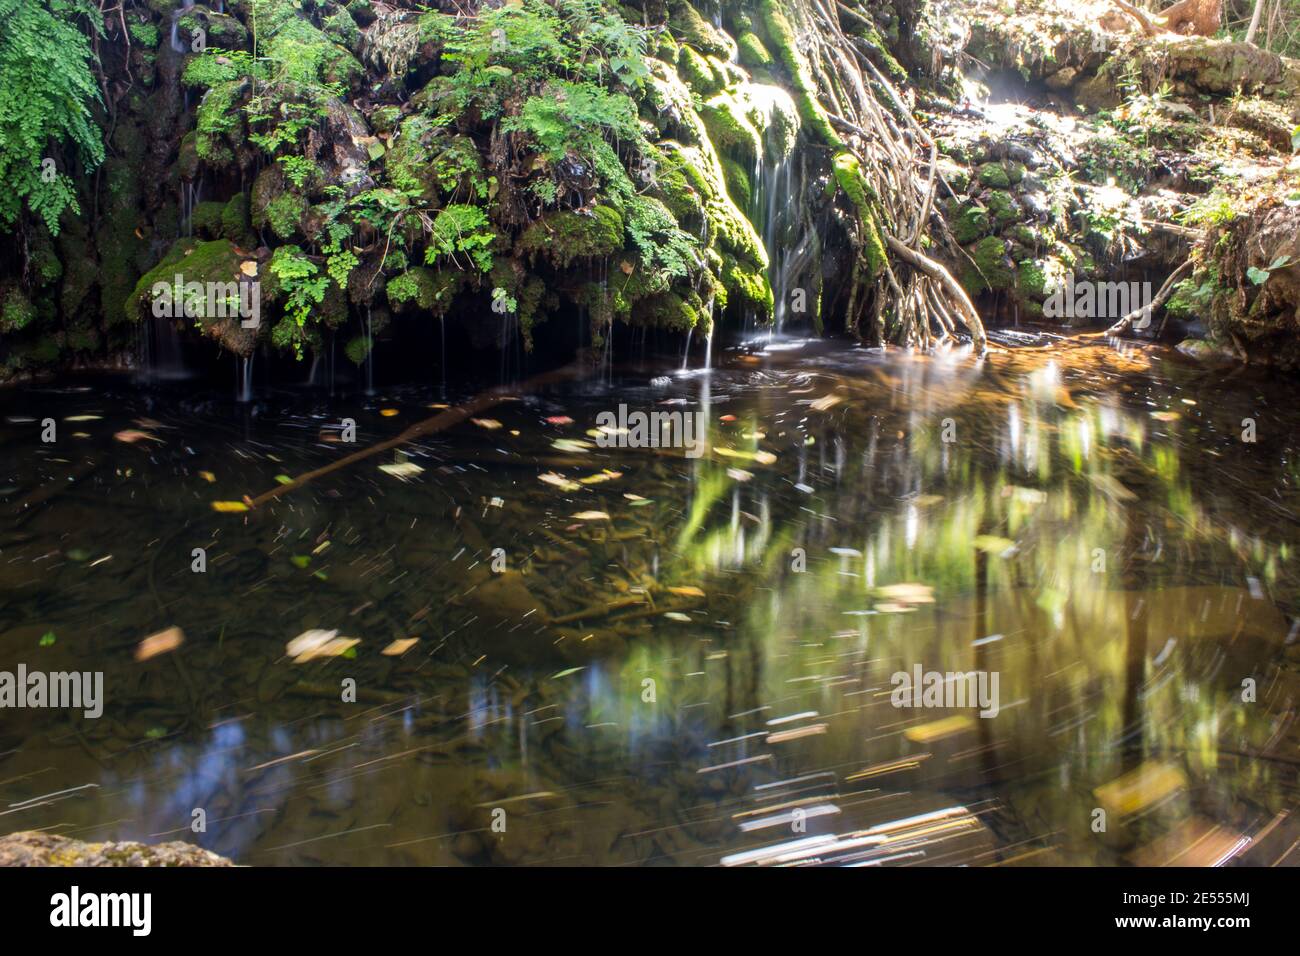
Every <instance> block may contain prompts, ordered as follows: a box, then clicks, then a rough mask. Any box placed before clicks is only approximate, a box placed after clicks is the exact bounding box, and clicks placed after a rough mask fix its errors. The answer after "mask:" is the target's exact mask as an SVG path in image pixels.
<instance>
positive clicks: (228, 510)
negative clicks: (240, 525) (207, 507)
mask: <svg viewBox="0 0 1300 956" xmlns="http://www.w3.org/2000/svg"><path fill="white" fill-rule="evenodd" d="M212 510H213V511H220V512H221V513H222V514H233V513H235V512H238V511H247V510H248V505H246V504H244V503H243V502H242V501H214V502H212Z"/></svg>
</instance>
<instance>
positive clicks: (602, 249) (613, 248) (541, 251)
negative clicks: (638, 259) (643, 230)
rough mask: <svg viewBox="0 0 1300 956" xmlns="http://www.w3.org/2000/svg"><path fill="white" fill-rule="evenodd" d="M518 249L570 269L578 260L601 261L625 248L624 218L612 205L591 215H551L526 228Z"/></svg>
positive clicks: (601, 208)
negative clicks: (600, 259)
mask: <svg viewBox="0 0 1300 956" xmlns="http://www.w3.org/2000/svg"><path fill="white" fill-rule="evenodd" d="M515 248H516V249H518V250H519V251H520V252H523V253H526V254H528V255H531V256H537V255H541V256H544V257H545V258H546V259H548V260H550V262H551V263H552V264H554V265H556V266H559V267H561V268H567V267H568V266H569V265H570V264H571V263H572V262H573V261H574V260H575V259H599V258H604V257H605V256H611V255H613V254H614V253H616V252H618V251H619V250H620V249H622V248H623V217H622V216H620V215H619V213H618V210H617V209H614V208H613V207H612V206H596V207H595V208H594V209H592V211H591V214H590V215H585V214H583V213H580V212H573V211H570V210H567V209H566V210H560V211H558V212H553V213H548V214H547V215H545V216H543V217H542V218H541V219H539V220H537V221H536V222H535V223H533V224H532V225H530V226H529V227H528V228H527V229H525V230H524V231H523V232H522V233H521V234H520V236H519V238H518V240H516V242H515Z"/></svg>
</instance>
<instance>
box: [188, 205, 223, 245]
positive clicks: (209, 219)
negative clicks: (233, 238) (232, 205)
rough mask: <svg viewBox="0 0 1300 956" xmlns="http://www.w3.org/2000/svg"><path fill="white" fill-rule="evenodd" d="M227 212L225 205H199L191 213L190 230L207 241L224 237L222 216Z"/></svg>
mask: <svg viewBox="0 0 1300 956" xmlns="http://www.w3.org/2000/svg"><path fill="white" fill-rule="evenodd" d="M225 211H226V205H225V203H219V202H201V203H199V204H198V205H196V206H195V207H194V209H193V210H192V211H191V212H190V230H191V231H192V232H193V233H194V234H195V235H198V236H203V237H204V238H207V239H217V238H219V237H220V236H221V235H222V225H221V223H222V214H223V213H224V212H225Z"/></svg>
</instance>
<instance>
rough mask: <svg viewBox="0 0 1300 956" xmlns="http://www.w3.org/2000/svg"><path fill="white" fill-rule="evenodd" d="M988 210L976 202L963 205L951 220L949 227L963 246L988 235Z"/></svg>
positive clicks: (953, 214)
mask: <svg viewBox="0 0 1300 956" xmlns="http://www.w3.org/2000/svg"><path fill="white" fill-rule="evenodd" d="M990 222H991V220H990V218H989V214H988V210H987V209H984V208H983V207H981V206H979V205H978V204H976V203H974V202H966V203H962V204H961V205H960V206H958V207H957V209H956V211H955V212H954V213H952V215H951V216H950V218H949V222H948V227H949V228H950V229H951V230H952V235H953V238H954V239H956V240H957V242H959V243H960V244H961V245H963V246H964V245H967V244H968V243H972V242H974V241H975V240H976V239H978V238H980V237H981V236H984V235H987V234H988V232H989V229H990Z"/></svg>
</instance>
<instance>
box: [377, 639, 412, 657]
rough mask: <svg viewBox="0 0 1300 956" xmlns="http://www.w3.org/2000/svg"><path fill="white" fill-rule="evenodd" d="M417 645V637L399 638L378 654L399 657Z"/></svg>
mask: <svg viewBox="0 0 1300 956" xmlns="http://www.w3.org/2000/svg"><path fill="white" fill-rule="evenodd" d="M419 643H420V639H419V638H418V637H401V638H398V639H397V640H395V641H393V642H392V643H391V644H389V645H388V646H387V647H385V648H384V649H383V650H382V651H380V652H379V653H381V654H383V655H384V656H385V657H401V656H402V655H403V654H405V653H406V652H407V651H409V650H410V649H411V648H413V647H414V646H415V645H416V644H419Z"/></svg>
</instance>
